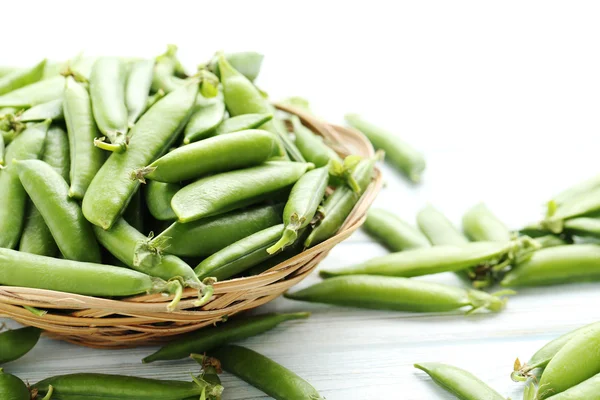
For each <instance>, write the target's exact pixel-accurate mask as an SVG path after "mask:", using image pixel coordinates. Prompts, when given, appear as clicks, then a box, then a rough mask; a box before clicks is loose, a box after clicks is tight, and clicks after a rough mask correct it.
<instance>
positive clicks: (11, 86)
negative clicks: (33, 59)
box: [0, 60, 46, 96]
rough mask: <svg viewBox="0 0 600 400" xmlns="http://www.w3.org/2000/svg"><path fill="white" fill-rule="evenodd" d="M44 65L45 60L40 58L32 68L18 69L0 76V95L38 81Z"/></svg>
mask: <svg viewBox="0 0 600 400" xmlns="http://www.w3.org/2000/svg"><path fill="white" fill-rule="evenodd" d="M45 66H46V60H42V61H41V62H40V63H38V64H37V65H35V66H34V67H33V68H30V69H19V70H16V71H13V72H12V73H10V74H7V75H4V76H2V77H0V96H1V95H3V94H6V93H10V92H12V91H13V90H17V89H19V88H22V87H24V86H27V85H31V84H32V83H35V82H37V81H39V80H40V79H42V75H43V74H44V68H45Z"/></svg>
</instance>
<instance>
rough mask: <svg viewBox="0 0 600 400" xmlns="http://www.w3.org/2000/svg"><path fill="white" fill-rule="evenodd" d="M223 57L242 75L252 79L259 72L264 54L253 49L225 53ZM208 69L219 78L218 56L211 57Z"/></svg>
mask: <svg viewBox="0 0 600 400" xmlns="http://www.w3.org/2000/svg"><path fill="white" fill-rule="evenodd" d="M225 59H227V61H228V62H229V63H230V64H231V66H232V67H233V68H235V69H236V70H237V71H239V72H240V74H242V75H244V76H245V77H246V78H248V80H250V81H254V80H255V79H256V77H257V76H258V73H259V72H260V67H261V65H262V62H263V59H264V56H263V55H262V54H260V53H257V52H255V51H243V52H239V53H227V54H225ZM210 69H211V70H212V71H213V72H214V73H215V74H216V75H217V76H218V77H219V78H220V77H221V73H220V71H219V62H218V57H215V58H213V60H212V61H211V63H210Z"/></svg>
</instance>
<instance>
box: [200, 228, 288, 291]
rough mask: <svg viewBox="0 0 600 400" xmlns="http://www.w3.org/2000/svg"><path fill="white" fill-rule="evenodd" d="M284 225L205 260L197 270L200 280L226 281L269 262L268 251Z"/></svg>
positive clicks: (250, 237) (262, 232) (259, 233)
mask: <svg viewBox="0 0 600 400" xmlns="http://www.w3.org/2000/svg"><path fill="white" fill-rule="evenodd" d="M283 231H284V225H275V226H272V227H270V228H267V229H265V230H262V231H260V232H256V233H254V234H252V235H250V236H248V237H245V238H243V239H241V240H239V241H237V242H235V243H233V244H231V245H229V246H227V247H225V248H224V249H222V250H219V251H218V252H216V253H215V254H213V255H211V256H210V257H208V258H206V259H205V260H203V261H202V262H201V263H200V264H198V266H197V267H196V268H195V272H196V274H197V275H198V277H199V278H200V279H205V278H213V277H214V278H216V279H217V280H225V279H228V278H231V277H232V276H234V275H237V274H239V273H241V272H244V271H245V270H247V269H249V268H251V267H253V266H255V265H257V264H259V263H261V262H263V261H265V260H267V259H268V258H270V257H271V256H272V254H273V253H269V252H268V251H267V249H268V248H270V247H271V246H273V245H274V244H275V243H276V242H277V241H278V240H279V239H280V238H281V235H282V233H283Z"/></svg>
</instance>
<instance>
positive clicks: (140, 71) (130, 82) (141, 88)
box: [125, 60, 154, 128]
mask: <svg viewBox="0 0 600 400" xmlns="http://www.w3.org/2000/svg"><path fill="white" fill-rule="evenodd" d="M153 73H154V60H142V61H137V62H135V63H134V64H133V65H132V66H131V69H130V70H129V75H128V76H127V84H126V86H125V104H126V105H127V111H128V115H129V117H128V125H129V128H132V127H133V125H135V123H136V121H137V120H138V119H139V118H140V116H141V115H142V114H143V113H144V111H146V105H147V103H148V96H149V94H150V88H151V86H152V75H153Z"/></svg>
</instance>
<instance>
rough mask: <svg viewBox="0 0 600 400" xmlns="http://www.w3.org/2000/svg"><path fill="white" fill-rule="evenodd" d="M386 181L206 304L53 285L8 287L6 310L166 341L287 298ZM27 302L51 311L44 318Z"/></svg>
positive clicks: (84, 336) (0, 311)
mask: <svg viewBox="0 0 600 400" xmlns="http://www.w3.org/2000/svg"><path fill="white" fill-rule="evenodd" d="M277 107H278V108H280V109H283V110H285V111H288V112H292V113H294V114H296V115H298V116H299V117H300V118H301V119H302V122H303V123H304V124H305V125H306V126H308V127H309V128H311V129H312V130H313V131H314V132H316V133H318V134H320V135H322V136H323V137H324V138H325V140H326V141H327V142H328V144H330V145H331V147H332V148H334V149H335V150H336V151H338V152H339V153H340V154H342V155H348V154H358V155H361V156H364V157H370V156H373V154H374V152H373V147H372V146H371V144H370V143H369V141H368V140H367V139H366V138H365V137H364V136H363V135H362V134H360V133H359V132H357V131H355V130H353V129H348V128H343V127H340V126H335V125H330V124H328V123H325V122H323V121H321V120H319V119H317V118H315V117H313V116H311V115H309V114H306V113H304V112H302V111H300V110H297V109H295V108H291V107H288V106H283V105H277ZM381 186H382V177H381V173H380V171H379V170H376V171H375V176H374V179H373V182H372V183H371V185H369V187H368V189H367V190H366V191H365V193H364V194H363V196H362V197H361V199H360V201H359V202H358V204H357V205H356V207H355V208H354V210H353V211H352V213H351V215H350V216H349V217H348V219H347V220H346V221H345V223H344V225H343V227H342V228H341V229H340V231H339V232H338V233H337V234H336V235H335V236H334V237H332V238H330V239H329V240H327V241H325V242H323V243H321V244H319V245H317V246H315V247H312V248H310V249H307V250H305V251H304V252H302V253H301V254H298V255H297V256H295V257H293V258H290V259H288V260H286V261H285V262H283V263H281V264H279V265H277V266H275V267H273V268H271V269H269V270H268V271H265V272H263V273H262V274H260V275H256V276H250V277H244V278H238V279H232V280H227V281H223V282H217V283H216V284H215V285H214V296H213V298H212V299H211V300H210V301H209V302H208V303H207V304H205V305H204V306H203V307H201V308H195V307H194V305H193V303H194V301H195V300H196V299H197V297H196V296H197V293H196V291H195V290H193V289H188V290H186V291H185V293H184V296H183V299H182V301H181V302H180V303H179V306H178V307H177V310H176V311H173V312H167V311H166V305H167V304H168V302H169V301H170V299H169V298H168V297H166V296H162V295H159V294H153V295H141V296H135V297H131V298H127V299H123V300H110V299H102V298H96V297H90V296H81V295H76V294H69V293H62V292H56V291H51V290H41V289H30V288H22V287H9V286H0V316H4V317H9V318H11V319H13V320H15V321H17V322H19V323H21V324H23V325H29V326H35V327H38V328H41V329H43V330H45V331H46V335H47V336H49V337H52V338H55V339H60V340H65V341H68V342H71V343H76V344H79V345H83V346H89V347H97V348H129V347H135V346H141V345H151V344H159V343H161V342H164V341H165V340H168V338H169V337H170V336H173V335H179V334H183V333H187V332H191V331H194V330H197V329H200V328H202V327H204V326H207V325H211V324H214V323H216V322H219V321H221V320H222V319H223V318H225V317H230V316H232V315H234V314H236V313H239V312H241V311H244V310H249V309H252V308H255V307H258V306H260V305H262V304H265V303H268V302H269V301H271V300H273V299H275V298H276V297H278V296H280V295H281V294H282V293H283V292H285V291H286V290H287V289H289V288H290V287H292V286H294V285H295V284H297V283H298V282H300V281H301V280H302V279H304V278H305V277H306V276H307V275H308V274H310V273H311V271H312V270H313V269H314V268H315V267H316V266H317V265H318V264H319V262H321V260H323V259H324V258H325V257H326V256H327V254H328V253H329V251H330V250H331V249H332V248H333V247H334V246H335V245H336V244H338V243H340V242H342V241H343V240H345V239H346V238H348V237H349V236H350V235H351V234H352V233H353V232H354V231H355V230H356V229H358V228H359V227H360V226H361V225H362V224H363V222H364V220H365V218H366V212H367V210H368V208H369V206H370V205H371V204H372V202H373V200H374V199H375V197H376V195H377V193H378V192H379V190H380V189H381ZM22 306H32V307H36V308H40V309H43V310H47V311H48V312H47V313H46V314H45V315H43V316H36V315H34V314H32V313H31V312H30V311H27V310H26V309H25V308H23V307H22Z"/></svg>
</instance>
